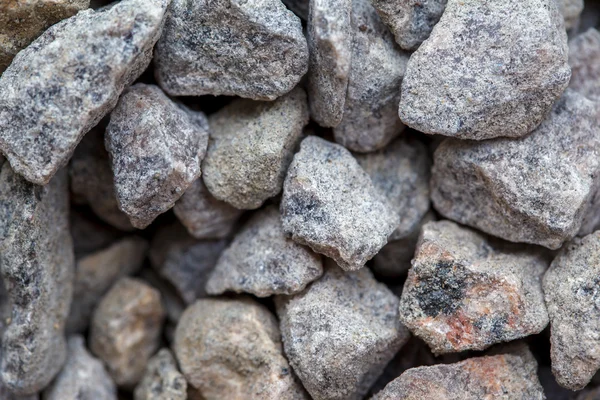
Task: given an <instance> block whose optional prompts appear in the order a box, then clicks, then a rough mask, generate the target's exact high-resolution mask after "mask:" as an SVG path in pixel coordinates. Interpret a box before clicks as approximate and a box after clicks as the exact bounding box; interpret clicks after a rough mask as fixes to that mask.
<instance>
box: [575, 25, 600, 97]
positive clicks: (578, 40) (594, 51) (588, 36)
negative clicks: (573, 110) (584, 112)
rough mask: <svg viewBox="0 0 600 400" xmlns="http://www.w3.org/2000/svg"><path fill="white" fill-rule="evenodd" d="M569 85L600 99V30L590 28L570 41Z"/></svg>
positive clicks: (586, 94) (583, 93) (588, 95)
mask: <svg viewBox="0 0 600 400" xmlns="http://www.w3.org/2000/svg"><path fill="white" fill-rule="evenodd" d="M569 65H570V66H571V81H570V83H569V87H570V88H571V89H573V90H576V91H578V92H579V93H581V94H582V95H584V96H586V97H588V98H589V99H591V100H595V101H600V32H598V31H597V30H596V29H595V28H590V29H589V30H587V31H586V32H584V33H581V34H579V35H577V36H576V37H575V38H573V40H571V41H570V42H569Z"/></svg>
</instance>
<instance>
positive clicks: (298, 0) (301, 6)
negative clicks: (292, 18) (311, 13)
mask: <svg viewBox="0 0 600 400" xmlns="http://www.w3.org/2000/svg"><path fill="white" fill-rule="evenodd" d="M281 1H282V2H283V4H285V6H286V7H287V8H288V9H290V10H291V11H292V12H293V13H294V14H296V15H297V16H298V17H300V18H301V19H303V20H305V21H306V20H308V9H309V8H310V4H309V3H310V0H281Z"/></svg>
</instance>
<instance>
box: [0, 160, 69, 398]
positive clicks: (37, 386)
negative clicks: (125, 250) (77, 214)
mask: <svg viewBox="0 0 600 400" xmlns="http://www.w3.org/2000/svg"><path fill="white" fill-rule="evenodd" d="M0 204H1V205H2V206H1V207H0V275H1V276H2V280H3V281H4V285H5V287H6V291H7V294H8V298H9V301H10V303H11V304H12V312H11V318H10V322H9V324H8V327H7V328H6V329H5V330H4V333H3V336H2V340H1V342H2V349H1V351H0V354H2V357H1V358H2V361H1V364H0V378H1V380H2V381H3V382H4V385H5V386H6V387H7V388H8V390H9V391H11V392H13V393H14V394H18V395H29V394H34V393H37V392H39V391H40V390H41V389H43V388H44V387H46V386H47V385H48V384H49V383H50V381H51V380H52V379H53V378H54V376H55V375H56V374H57V373H58V372H59V371H60V369H61V367H62V365H63V363H64V361H65V358H66V340H65V337H64V328H65V322H66V319H67V315H68V313H69V307H70V305H71V298H72V294H73V283H72V282H73V275H74V266H75V259H74V255H73V242H72V240H71V234H70V232H69V184H68V178H67V171H66V170H65V169H61V170H60V171H59V172H58V173H57V174H56V176H55V177H54V179H52V180H51V181H50V183H49V184H48V185H46V186H36V185H33V184H31V183H29V182H27V181H26V180H25V179H23V178H22V177H21V176H19V175H18V174H16V173H15V172H14V171H13V170H12V169H11V167H10V165H9V164H8V163H4V164H3V165H2V169H1V172H0Z"/></svg>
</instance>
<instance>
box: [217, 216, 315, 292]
mask: <svg viewBox="0 0 600 400" xmlns="http://www.w3.org/2000/svg"><path fill="white" fill-rule="evenodd" d="M322 274H323V265H322V263H321V257H320V256H319V255H317V254H315V253H313V252H312V251H311V250H310V249H309V248H308V247H304V246H301V245H299V244H297V243H296V242H294V241H293V240H291V239H289V238H287V237H286V236H285V234H284V232H283V226H282V224H281V215H280V214H279V210H277V208H276V207H275V206H269V207H267V208H265V209H264V210H261V211H257V212H256V213H255V214H254V215H253V216H252V218H251V219H250V220H249V221H248V223H247V224H246V225H245V226H244V227H243V228H242V230H241V231H240V232H239V233H238V234H237V235H236V236H235V238H234V239H233V242H232V243H231V245H230V246H229V247H228V248H227V249H226V250H225V251H224V252H223V254H221V257H220V258H219V261H218V262H217V265H216V267H215V269H214V270H213V271H212V273H211V274H210V277H209V279H208V282H207V283H206V292H207V293H208V294H210V295H219V294H223V293H224V292H226V291H233V292H236V293H251V294H253V295H255V296H257V297H267V296H271V295H274V294H287V295H290V294H295V293H298V292H301V291H302V290H304V288H305V287H306V285H308V284H309V283H310V282H312V281H314V280H316V279H319V277H320V276H321V275H322Z"/></svg>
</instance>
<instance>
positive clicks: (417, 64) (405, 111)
mask: <svg viewBox="0 0 600 400" xmlns="http://www.w3.org/2000/svg"><path fill="white" fill-rule="evenodd" d="M562 19H563V18H562V15H561V14H560V12H559V11H558V9H557V5H556V0H532V1H521V0H497V1H478V0H448V4H447V6H446V10H445V11H444V14H443V16H442V18H441V19H440V21H439V22H438V23H437V25H436V26H435V28H434V29H433V32H432V33H431V36H430V38H429V40H427V41H426V42H424V43H423V44H422V45H421V47H419V49H418V50H417V51H416V52H415V53H414V54H413V55H412V56H411V58H410V61H409V62H408V66H407V69H406V75H405V77H404V81H403V82H402V97H401V100H400V110H399V113H400V119H402V121H403V122H404V123H405V124H406V125H408V126H410V127H411V128H415V129H417V130H419V131H421V132H425V133H432V134H433V133H435V134H441V135H446V136H452V137H456V138H460V139H476V140H482V139H490V138H494V137H499V136H506V137H520V136H523V135H526V134H527V133H529V132H531V131H533V130H534V129H535V128H536V127H537V126H538V125H539V124H540V123H541V122H542V121H543V120H544V118H545V117H546V115H547V114H548V112H549V111H550V109H551V108H552V105H553V104H554V102H555V101H556V100H557V99H558V98H559V97H560V95H561V94H562V93H563V91H564V90H565V88H566V87H567V85H568V83H569V77H570V68H569V66H568V64H567V58H568V47H567V34H566V32H565V29H564V26H563V21H562Z"/></svg>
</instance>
